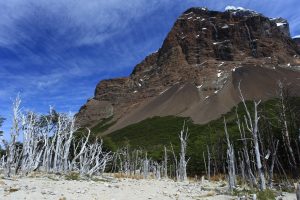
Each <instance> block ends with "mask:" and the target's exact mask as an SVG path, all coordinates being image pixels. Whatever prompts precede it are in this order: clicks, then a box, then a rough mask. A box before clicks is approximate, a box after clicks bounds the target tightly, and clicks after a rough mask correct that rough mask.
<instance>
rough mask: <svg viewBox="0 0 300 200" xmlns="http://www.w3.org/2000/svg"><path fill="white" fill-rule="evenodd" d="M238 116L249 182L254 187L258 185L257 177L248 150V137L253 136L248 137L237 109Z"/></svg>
mask: <svg viewBox="0 0 300 200" xmlns="http://www.w3.org/2000/svg"><path fill="white" fill-rule="evenodd" d="M236 117H237V121H236V123H237V125H238V129H239V132H240V135H241V140H242V142H243V149H242V152H243V157H244V162H245V168H246V173H247V177H248V180H249V183H250V185H251V187H253V185H256V178H255V176H254V173H253V172H252V167H251V161H250V156H249V152H248V142H247V140H248V139H251V138H246V132H245V127H244V124H243V123H241V122H240V118H239V115H238V112H237V110H236Z"/></svg>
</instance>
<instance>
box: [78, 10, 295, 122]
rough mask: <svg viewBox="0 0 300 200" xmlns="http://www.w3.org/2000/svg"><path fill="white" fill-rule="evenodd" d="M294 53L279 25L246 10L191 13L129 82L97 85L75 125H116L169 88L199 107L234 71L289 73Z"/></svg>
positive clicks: (285, 24) (285, 29)
mask: <svg viewBox="0 0 300 200" xmlns="http://www.w3.org/2000/svg"><path fill="white" fill-rule="evenodd" d="M299 53H300V51H299V48H298V47H297V44H296V43H295V42H294V41H293V40H292V39H291V38H290V33H289V26H288V22H287V21H286V20H284V19H281V18H278V19H270V18H267V17H265V16H263V15H262V14H259V13H256V12H253V11H249V10H240V9H238V10H237V9H231V10H227V11H225V12H217V11H209V10H207V9H205V8H191V9H189V10H187V11H186V12H184V13H183V14H182V15H181V16H180V17H179V18H178V19H177V21H176V22H175V24H174V26H173V28H172V29H171V31H170V33H169V34H168V35H167V37H166V39H165V40H164V42H163V45H162V47H161V48H160V49H159V50H158V52H156V53H153V54H151V55H149V56H148V57H146V58H145V59H144V60H143V61H142V62H141V63H140V64H138V65H137V66H135V68H134V70H133V72H132V73H131V75H130V76H129V77H126V78H118V79H110V80H102V81H101V82H100V83H99V84H98V85H97V87H96V90H95V95H94V98H93V99H91V100H89V101H88V102H87V103H86V104H85V105H84V106H82V108H81V109H80V111H79V113H78V114H77V119H78V123H79V124H80V125H81V126H93V125H95V124H96V123H98V122H100V121H101V120H102V119H105V118H108V117H112V116H113V121H119V120H121V121H122V119H123V118H124V117H126V116H127V115H128V114H129V113H131V112H134V111H135V110H136V109H137V108H138V107H140V106H142V105H144V104H145V103H147V102H148V101H150V99H153V98H157V97H159V96H161V95H162V94H163V93H164V92H165V91H166V90H168V89H169V88H171V87H174V85H178V87H186V84H187V83H188V84H189V85H192V86H193V87H195V88H196V91H197V94H196V96H197V97H195V98H196V99H197V101H204V100H205V99H207V97H209V96H211V95H213V94H217V93H218V92H219V91H220V90H222V89H223V88H224V86H225V85H226V82H227V81H228V80H229V77H230V76H231V73H232V71H234V70H235V68H237V67H241V66H257V67H265V68H269V69H272V68H274V67H275V66H276V67H277V66H281V67H291V66H294V65H298V64H299V63H300V62H299V59H298V56H299ZM193 91H194V90H193ZM188 94H190V93H188ZM192 95H193V96H195V94H192ZM186 98H188V96H187V97H186ZM161 101H163V100H161ZM160 103H162V102H160ZM179 104H180V103H179ZM175 106H176V105H175ZM184 106H185V107H186V108H185V109H188V108H187V107H188V104H184ZM183 109H184V108H183ZM181 112H184V110H174V113H168V114H174V115H177V114H180V113H181ZM154 115H155V113H154ZM137 120H138V119H137Z"/></svg>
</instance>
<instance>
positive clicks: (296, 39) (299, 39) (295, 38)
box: [293, 35, 300, 48]
mask: <svg viewBox="0 0 300 200" xmlns="http://www.w3.org/2000/svg"><path fill="white" fill-rule="evenodd" d="M293 40H294V42H296V43H297V45H298V47H299V48H300V35H298V36H296V37H294V38H293Z"/></svg>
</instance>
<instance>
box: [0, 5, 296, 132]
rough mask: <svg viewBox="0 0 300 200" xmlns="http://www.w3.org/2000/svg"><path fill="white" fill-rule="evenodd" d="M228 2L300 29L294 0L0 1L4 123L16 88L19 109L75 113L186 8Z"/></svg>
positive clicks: (156, 43)
mask: <svg viewBox="0 0 300 200" xmlns="http://www.w3.org/2000/svg"><path fill="white" fill-rule="evenodd" d="M227 5H234V6H242V7H245V8H249V9H253V10H256V11H258V12H261V13H263V14H264V15H266V16H269V17H283V18H286V19H288V20H289V22H290V28H291V33H292V35H293V36H294V35H300V14H299V13H300V4H299V0H231V1H222V0H127V1H124V0H1V1H0V86H1V87H0V115H2V116H4V117H6V118H7V120H6V122H5V124H4V126H3V129H4V130H5V131H6V132H8V130H9V124H10V113H11V103H12V99H14V98H15V96H16V95H17V93H18V92H20V95H21V97H22V100H23V104H22V108H23V109H24V110H26V109H30V110H34V111H36V112H40V113H44V112H47V111H48V109H49V105H52V106H54V107H55V108H56V109H57V110H58V111H60V112H69V111H71V112H76V111H78V109H79V108H80V106H81V105H83V104H84V103H85V102H86V100H87V99H88V98H90V97H92V96H93V93H94V89H95V86H96V84H97V83H98V82H99V81H100V80H101V79H106V78H113V77H119V76H127V75H129V74H130V73H131V71H132V69H133V67H134V66H135V65H136V64H137V63H139V62H140V61H141V60H142V59H143V58H144V57H145V56H147V55H148V54H149V53H151V52H154V51H156V50H157V49H158V48H159V47H160V46H161V44H162V42H163V40H164V38H165V36H166V34H167V33H168V31H169V30H170V28H171V27H172V25H173V23H174V22H175V20H176V18H177V17H178V16H179V15H180V14H181V13H182V12H184V11H185V10H186V9H187V8H189V7H193V6H205V7H208V8H209V9H212V10H224V8H225V7H226V6H227Z"/></svg>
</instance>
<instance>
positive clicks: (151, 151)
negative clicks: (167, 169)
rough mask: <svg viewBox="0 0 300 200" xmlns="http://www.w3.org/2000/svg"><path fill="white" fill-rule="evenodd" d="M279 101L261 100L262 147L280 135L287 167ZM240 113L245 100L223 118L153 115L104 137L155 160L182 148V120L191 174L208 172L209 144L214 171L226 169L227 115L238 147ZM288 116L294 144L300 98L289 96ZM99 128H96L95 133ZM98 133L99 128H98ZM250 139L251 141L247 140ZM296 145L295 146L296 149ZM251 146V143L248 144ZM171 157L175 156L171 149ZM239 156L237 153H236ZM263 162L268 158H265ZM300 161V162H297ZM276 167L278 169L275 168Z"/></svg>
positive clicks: (281, 153) (250, 104) (112, 144)
mask: <svg viewBox="0 0 300 200" xmlns="http://www.w3.org/2000/svg"><path fill="white" fill-rule="evenodd" d="M279 103H280V101H279V100H278V99H273V100H269V101H266V102H262V103H261V104H260V106H259V115H260V116H261V120H260V123H259V128H260V138H261V139H262V141H264V142H263V143H261V147H260V148H261V150H262V152H263V155H265V154H266V153H267V151H268V149H269V148H270V147H269V146H270V138H273V139H278V140H279V141H280V142H279V148H278V159H279V160H280V161H281V162H282V163H281V164H282V165H283V167H286V168H285V169H287V171H290V172H291V171H293V170H288V168H289V165H288V160H287V156H286V151H285V149H284V145H283V141H282V121H281V119H280V107H279V106H280V104H279ZM247 105H248V109H249V111H250V112H252V109H253V102H250V101H249V102H247ZM236 113H238V115H239V118H240V120H241V122H242V121H243V118H244V115H245V111H244V107H243V105H242V103H240V104H239V105H238V106H237V107H236V108H233V109H232V110H231V111H230V112H228V113H226V114H225V115H224V116H222V117H221V118H219V119H217V120H214V121H211V122H209V123H207V124H205V125H198V124H194V123H193V122H192V120H191V119H189V118H183V117H175V116H167V117H153V118H149V119H146V120H143V121H141V122H139V123H136V124H132V125H129V126H127V127H125V128H123V129H120V130H117V131H115V132H113V133H111V134H109V135H107V136H105V137H104V144H105V147H106V148H107V149H110V150H112V151H115V150H117V148H122V147H124V146H129V147H130V149H132V150H133V149H143V150H144V151H147V152H148V155H149V156H150V157H151V158H152V159H153V160H158V161H160V160H162V158H163V147H164V146H166V147H167V148H168V149H169V150H170V149H171V148H170V144H171V143H172V145H173V147H174V150H175V152H176V153H178V151H179V139H178V134H179V133H180V130H181V129H182V126H183V123H185V124H186V126H188V129H189V139H188V149H187V156H188V157H190V158H191V159H190V161H189V164H188V172H189V174H190V175H193V174H203V173H205V164H204V159H203V153H204V154H205V157H206V162H207V148H209V151H210V152H211V165H212V173H219V172H221V173H222V172H224V170H225V169H226V148H227V146H226V145H227V144H226V138H225V133H224V123H223V120H224V117H225V119H226V121H227V128H228V132H229V135H230V140H231V141H232V142H233V144H234V148H235V150H238V149H241V147H242V141H241V140H240V137H241V136H240V133H239V131H238V126H237V123H236V121H237V115H236ZM287 118H288V127H289V132H290V137H291V144H292V145H293V146H294V147H295V146H296V144H297V142H298V143H299V141H298V139H299V138H298V136H299V125H300V122H299V120H300V98H296V97H295V98H289V99H288V101H287ZM107 126H108V124H106V123H103V124H102V126H101V125H97V126H96V127H94V128H93V130H103V129H105V128H106V127H107ZM95 133H96V132H94V137H95V136H96V135H95ZM98 133H99V132H98ZM247 134H248V135H247V136H246V137H247V138H251V135H250V133H249V132H247ZM249 143H250V141H249V142H248V144H249ZM297 148H298V147H295V148H294V149H297ZM249 149H251V148H250V144H249ZM295 154H296V155H295V157H297V158H298V159H299V161H300V155H299V151H298V152H295ZM169 158H170V159H172V154H171V152H170V153H169ZM236 158H237V159H238V155H237V153H236ZM264 162H269V160H265V161H264ZM298 163H299V162H298ZM275 170H276V169H275Z"/></svg>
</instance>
